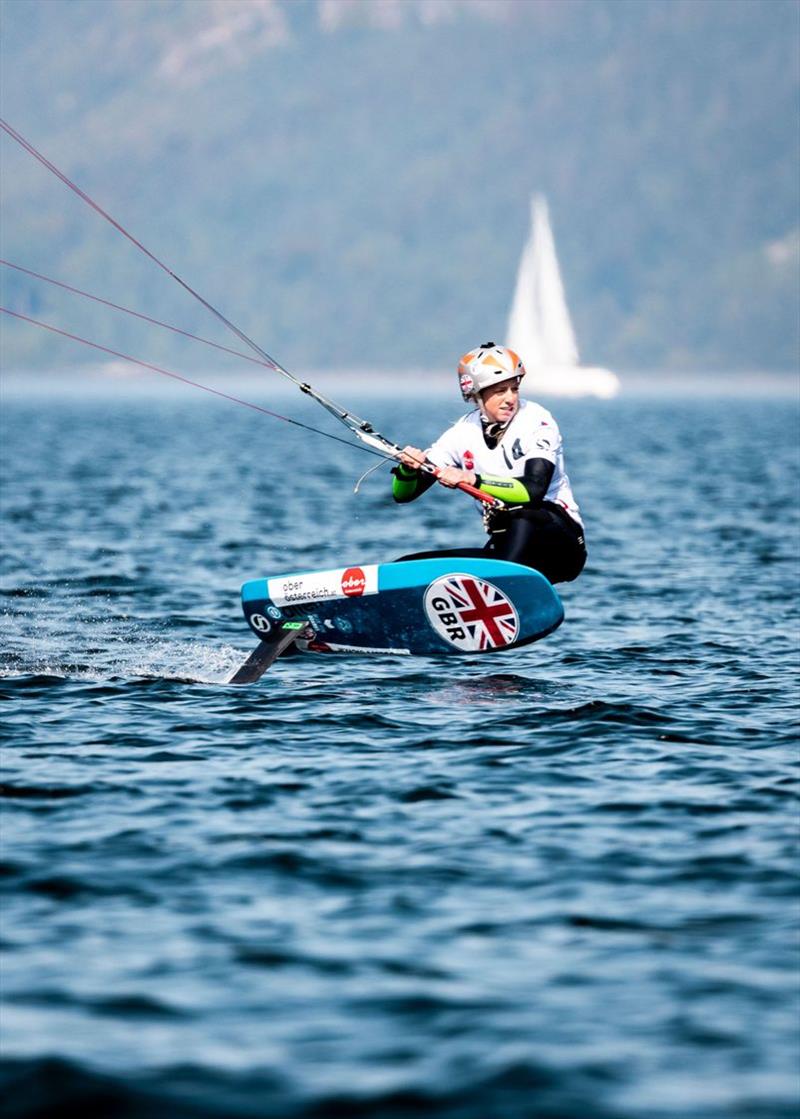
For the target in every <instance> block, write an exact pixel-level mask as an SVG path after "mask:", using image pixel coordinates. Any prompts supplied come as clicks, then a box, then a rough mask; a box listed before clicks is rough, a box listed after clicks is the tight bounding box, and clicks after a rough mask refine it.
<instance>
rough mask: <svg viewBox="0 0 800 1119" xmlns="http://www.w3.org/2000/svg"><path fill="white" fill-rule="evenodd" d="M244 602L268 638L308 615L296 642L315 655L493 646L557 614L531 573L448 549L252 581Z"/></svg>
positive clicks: (521, 636) (523, 640)
mask: <svg viewBox="0 0 800 1119" xmlns="http://www.w3.org/2000/svg"><path fill="white" fill-rule="evenodd" d="M242 607H243V609H244V614H245V617H246V618H247V621H248V624H249V625H250V628H251V629H252V631H253V633H255V634H256V636H257V637H259V638H261V639H262V641H264V642H266V643H268V644H273V643H274V642H275V641H276V639H277V636H278V631H281V633H282V634H283V633H285V632H286V631H287V630H289V628H290V626H289V624H292V623H297V622H299V621H301V620H302V621H303V622H307V625H306V626H304V627H300V626H297V627H296V628H297V632H298V638H297V640H296V644H297V646H298V647H300V648H301V649H307V650H308V651H310V652H317V653H394V654H400V655H409V654H414V655H430V654H439V653H488V652H498V651H501V650H504V649H513V648H516V647H517V646H520V645H528V644H530V642H532V641H538V640H539V639H540V638H542V637H546V636H547V634H548V633H552V631H553V630H554V629H556V628H557V627H558V626H559V625H560V624H561V622H562V621H563V618H564V608H563V606H562V604H561V599H560V598H559V597H558V595H557V594H556V592H555V591H554V590H553V587H552V586H551V584H550V583H549V582H548V581H547V579H545V577H544V576H543V575H540V574H539V572H538V571H533V570H532V569H531V568H529V567H523V566H522V565H521V564H517V563H506V562H505V561H503V560H493V559H481V558H470V557H464V558H460V557H452V556H448V557H446V558H441V559H421V560H405V561H402V562H398V563H381V564H361V565H358V564H355V565H352V566H350V567H339V568H333V569H330V570H327V571H310V572H301V573H298V574H293V575H277V576H272V577H271V578H267V579H252V580H251V581H250V582H247V583H245V584H244V586H243V587H242ZM283 640H284V639H283V636H281V642H283Z"/></svg>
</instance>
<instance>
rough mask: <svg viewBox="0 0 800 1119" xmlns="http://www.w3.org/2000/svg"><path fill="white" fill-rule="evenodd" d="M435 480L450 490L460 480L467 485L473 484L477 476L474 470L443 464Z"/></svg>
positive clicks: (459, 482)
mask: <svg viewBox="0 0 800 1119" xmlns="http://www.w3.org/2000/svg"><path fill="white" fill-rule="evenodd" d="M437 481H439V482H441V483H442V485H443V486H447V488H448V489H449V490H451V489H454V488H455V487H456V486H458V485H460V484H461V483H462V482H466V483H467V485H468V486H474V485H475V482H476V481H477V477H476V474H475V471H474V470H460V469H459V468H458V467H457V466H444V467H442V469H441V470H440V471H439V474H438V475H437Z"/></svg>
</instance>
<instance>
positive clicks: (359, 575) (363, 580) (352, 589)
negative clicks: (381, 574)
mask: <svg viewBox="0 0 800 1119" xmlns="http://www.w3.org/2000/svg"><path fill="white" fill-rule="evenodd" d="M366 586H367V577H366V575H365V574H364V572H363V571H362V570H361V568H360V567H348V568H347V570H346V571H345V573H344V575H343V576H342V591H343V592H344V594H346V595H347V596H348V597H350V598H352V597H355V596H356V595H360V594H363V593H364V591H365V590H366Z"/></svg>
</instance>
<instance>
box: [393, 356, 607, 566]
mask: <svg viewBox="0 0 800 1119" xmlns="http://www.w3.org/2000/svg"><path fill="white" fill-rule="evenodd" d="M524 376H525V367H524V365H523V364H522V362H521V361H520V359H519V357H518V356H517V354H515V353H514V351H513V350H510V349H508V347H506V346H498V345H496V344H495V343H494V342H485V343H484V344H483V345H482V346H478V347H477V349H474V350H470V351H469V352H468V353H466V354H464V355H463V357H462V358H461V360H460V361H459V363H458V378H459V384H460V387H461V395H462V396H463V398H464V400H465V401H467V402H472V403H474V404H475V409H474V410H473V411H471V412H469V413H467V415H466V416H463V417H462V418H461V419H460V420H458V422H457V423H455V424H453V426H452V427H450V428H448V430H447V431H445V432H444V433H443V434H442V435H440V436H439V438H438V439H437V440H436V442H435V443H434V444H433V445H432V446H431V447H429V448H428V449H427V451H422V450H420V449H419V448H418V447H411V446H407V447H404V448H403V452H402V454H401V455H400V458H399V462H398V465H397V466H396V467H395V468H394V470H393V471H392V473H393V475H394V478H393V480H392V496H393V497H394V500H395V501H397V502H399V503H401V504H402V503H405V502H408V501H413V500H414V499H415V498H417V497H419V496H420V495H421V494H423V493H424V492H425V491H426V490H427V489H429V488H430V487H431V486H432V485H433V483H434V482H435V481H438V482H440V483H441V484H442V485H443V486H447V487H448V488H452V487H455V486H458V485H459V484H460V483H464V482H466V483H467V484H468V485H471V486H475V487H477V488H478V489H479V490H480V491H482V492H483V493H486V494H491V495H492V496H493V497H496V498H500V499H501V501H502V502H504V505H503V506H489V507H487V506H483V514H484V526H485V528H486V531H487V532H488V534H489V540H488V542H487V543H486V545H485V546H484V547H483V548H482V549H476V548H459V549H447V550H444V551H434V552H419V553H415V554H414V555H413V556H404V557H403V558H404V559H425V558H428V557H433V556H464V555H470V556H479V555H486V556H493V557H494V558H495V559H501V560H510V561H511V562H513V563H521V564H524V565H525V566H527V567H532V568H535V570H537V571H540V572H541V573H542V574H543V575H544V576H545V577H546V578H547V579H549V580H550V582H551V583H564V582H570V581H571V580H573V579H576V578H577V577H578V575H580V573H581V571H582V570H583V566H584V564H585V563H586V544H585V540H584V530H583V522H582V520H581V516H580V511H579V509H578V505H577V502H576V501H575V498H574V497H573V495H572V489H571V487H570V483H569V478H568V477H567V474H566V471H565V469H564V453H563V450H562V445H561V433H560V432H559V430H558V425H557V424H556V422H555V420H554V419H553V417H552V416H551V415H550V413H549V412H548V411H547V410H546V409H545V408H542V407H541V405H539V404H535V403H534V402H533V401H530V400H520V397H519V388H520V382H521V381H522V378H523V377H524ZM425 463H428V464H433V466H434V467H436V468H437V470H436V473H435V474H433V473H429V472H428V471H425V470H423V469H421V467H422V466H423V464H425ZM428 470H430V467H428Z"/></svg>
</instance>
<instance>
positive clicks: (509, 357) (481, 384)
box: [458, 342, 525, 400]
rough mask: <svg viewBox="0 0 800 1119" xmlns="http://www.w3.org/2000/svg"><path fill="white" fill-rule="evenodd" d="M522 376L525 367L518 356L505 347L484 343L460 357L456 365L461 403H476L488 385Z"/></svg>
mask: <svg viewBox="0 0 800 1119" xmlns="http://www.w3.org/2000/svg"><path fill="white" fill-rule="evenodd" d="M524 376H525V366H524V365H523V364H522V362H521V361H520V359H519V355H518V354H515V353H514V351H513V350H509V348H508V346H498V345H496V344H495V343H494V342H484V343H483V345H482V346H478V348H477V349H475V350H470V351H469V353H466V354H464V355H463V357H462V358H461V359H460V360H459V363H458V383H459V385H460V387H461V395H462V396H463V397H464V399H465V400H472V399H475V400H478V399H480V397H479V394H480V393H481V392H482V391H483V390H484V389H486V388H488V387H489V386H490V385H499V384H501V383H502V382H503V381H510V380H511V378H512V377H519V378H520V380H521V379H522V378H523V377H524Z"/></svg>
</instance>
